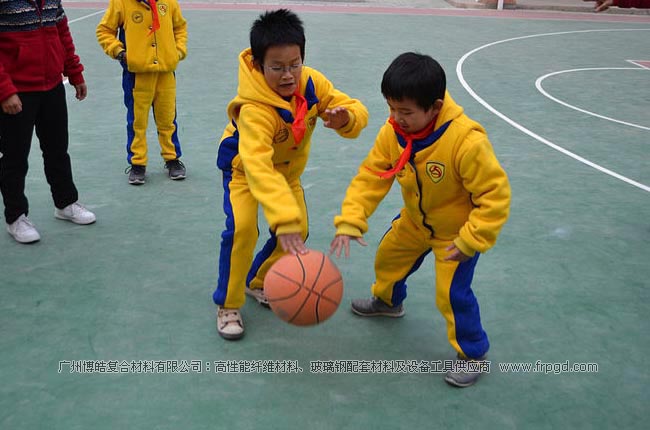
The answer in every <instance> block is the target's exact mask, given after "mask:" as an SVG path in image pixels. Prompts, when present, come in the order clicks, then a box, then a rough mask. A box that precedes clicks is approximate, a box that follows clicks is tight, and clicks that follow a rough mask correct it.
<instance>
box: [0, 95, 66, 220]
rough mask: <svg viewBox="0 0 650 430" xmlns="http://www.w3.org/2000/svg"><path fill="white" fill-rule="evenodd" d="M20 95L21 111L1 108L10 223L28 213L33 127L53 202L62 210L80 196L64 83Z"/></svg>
mask: <svg viewBox="0 0 650 430" xmlns="http://www.w3.org/2000/svg"><path fill="white" fill-rule="evenodd" d="M18 97H20V100H21V102H22V104H23V110H22V112H20V113H19V114H17V115H9V114H5V113H4V112H2V111H0V152H1V153H2V154H3V156H2V158H0V190H1V191H2V199H3V201H4V205H5V219H6V221H7V223H8V224H11V223H13V222H14V221H16V219H18V217H20V215H22V214H25V215H27V213H28V212H29V204H28V202H27V197H26V196H25V177H26V176H27V169H28V167H29V166H28V157H29V150H30V147H31V143H32V135H33V132H34V128H36V136H38V141H39V142H40V146H41V151H42V152H43V166H44V170H45V177H46V178H47V183H48V184H50V191H51V192H52V199H53V200H54V205H55V206H56V207H57V208H59V209H63V208H64V207H66V206H68V205H69V204H72V203H74V202H76V201H77V199H78V194H77V188H76V187H75V185H74V182H73V180H72V166H71V165H70V156H69V155H68V108H67V105H66V98H65V88H64V87H63V83H61V84H59V85H58V86H56V87H55V88H53V89H51V90H49V91H42V92H40V91H39V92H27V93H19V94H18Z"/></svg>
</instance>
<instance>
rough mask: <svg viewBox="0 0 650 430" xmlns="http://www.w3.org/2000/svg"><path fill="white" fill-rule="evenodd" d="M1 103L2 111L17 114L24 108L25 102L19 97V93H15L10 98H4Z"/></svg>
mask: <svg viewBox="0 0 650 430" xmlns="http://www.w3.org/2000/svg"><path fill="white" fill-rule="evenodd" d="M1 104H2V111H3V112H4V113H6V114H9V115H16V114H17V113H20V112H22V110H23V102H22V101H21V100H20V97H18V94H14V95H12V96H11V97H9V98H8V99H6V100H3V101H2V103H1Z"/></svg>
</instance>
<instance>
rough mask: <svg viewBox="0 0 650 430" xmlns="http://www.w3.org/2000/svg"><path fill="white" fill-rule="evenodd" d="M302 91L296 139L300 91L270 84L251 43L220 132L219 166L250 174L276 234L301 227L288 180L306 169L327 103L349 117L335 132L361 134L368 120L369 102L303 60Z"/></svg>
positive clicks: (241, 60)
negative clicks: (284, 93)
mask: <svg viewBox="0 0 650 430" xmlns="http://www.w3.org/2000/svg"><path fill="white" fill-rule="evenodd" d="M299 91H300V94H303V95H304V96H305V99H306V100H307V106H308V111H307V115H306V116H305V125H306V127H307V130H306V132H305V135H304V137H303V139H302V142H300V144H299V145H295V142H294V138H293V133H292V131H291V122H292V121H293V113H295V108H296V105H295V97H292V98H291V101H290V102H289V101H286V100H285V99H283V98H282V97H281V96H280V95H279V94H278V93H276V92H275V91H273V90H272V89H271V88H270V87H269V86H268V84H267V83H266V80H265V79H264V75H263V74H262V72H261V71H260V70H259V69H257V68H256V67H255V66H254V65H253V59H252V53H251V50H250V48H249V49H246V50H244V51H242V52H241V54H240V55H239V86H238V88H237V96H236V97H235V98H234V99H233V100H232V101H231V102H230V103H229V104H228V117H229V118H230V119H231V123H230V124H229V125H228V126H227V127H226V129H225V130H224V132H223V135H222V137H221V143H220V145H219V155H218V159H217V166H218V167H219V168H220V169H222V170H225V171H232V172H233V175H235V174H245V177H246V180H247V182H248V184H249V186H250V190H251V193H252V194H253V196H254V197H255V199H257V201H258V202H260V204H261V205H262V208H263V209H264V213H265V215H266V219H267V221H268V223H269V226H270V228H271V230H272V231H274V232H275V234H287V233H298V232H300V225H299V220H300V209H299V206H298V204H297V202H296V201H295V198H294V196H293V194H292V192H291V188H290V186H289V184H290V183H292V182H295V181H297V180H299V179H300V176H301V175H302V172H303V171H304V170H305V166H306V165H307V159H308V157H309V149H310V145H311V135H312V133H313V131H314V129H315V127H316V119H317V117H319V116H320V117H321V118H323V115H324V113H325V110H326V109H333V108H335V107H339V106H342V107H345V108H346V109H347V110H348V112H349V114H350V121H349V122H348V124H347V125H346V126H345V127H343V128H341V129H338V130H336V132H337V133H338V134H339V135H340V136H342V137H346V138H355V137H357V136H358V135H359V133H360V132H361V130H362V129H363V128H364V127H365V126H366V125H367V123H368V111H367V109H366V108H365V106H364V105H363V104H362V103H361V102H360V101H359V100H355V99H352V98H350V97H349V96H348V95H346V94H344V93H342V92H341V91H339V90H337V89H336V88H334V86H333V85H332V83H331V82H330V81H328V80H327V78H325V76H323V75H322V74H321V73H320V72H318V71H317V70H314V69H312V68H310V67H306V66H303V68H302V75H301V78H300V85H299Z"/></svg>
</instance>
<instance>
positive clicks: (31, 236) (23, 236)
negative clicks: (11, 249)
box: [7, 214, 41, 243]
mask: <svg viewBox="0 0 650 430" xmlns="http://www.w3.org/2000/svg"><path fill="white" fill-rule="evenodd" d="M7 231H8V232H9V234H10V235H11V236H12V237H13V238H14V239H16V242H20V243H32V242H38V241H39V240H41V235H40V234H38V231H36V228H35V227H34V224H32V222H31V221H30V220H29V218H27V216H26V215H25V214H22V215H21V216H19V217H18V219H17V220H16V221H14V222H13V223H11V224H7Z"/></svg>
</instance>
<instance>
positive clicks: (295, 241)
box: [278, 233, 309, 255]
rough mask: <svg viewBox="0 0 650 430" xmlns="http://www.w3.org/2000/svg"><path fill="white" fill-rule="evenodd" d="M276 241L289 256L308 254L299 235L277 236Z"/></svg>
mask: <svg viewBox="0 0 650 430" xmlns="http://www.w3.org/2000/svg"><path fill="white" fill-rule="evenodd" d="M278 240H279V241H280V246H282V249H283V250H284V252H287V253H289V254H291V255H297V254H306V253H307V252H309V251H308V250H307V247H306V246H305V241H304V240H302V236H301V235H300V233H289V234H279V235H278Z"/></svg>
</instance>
